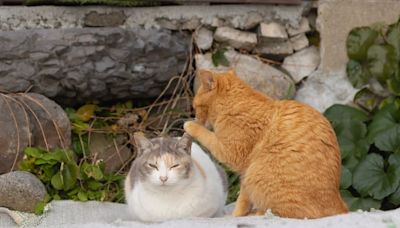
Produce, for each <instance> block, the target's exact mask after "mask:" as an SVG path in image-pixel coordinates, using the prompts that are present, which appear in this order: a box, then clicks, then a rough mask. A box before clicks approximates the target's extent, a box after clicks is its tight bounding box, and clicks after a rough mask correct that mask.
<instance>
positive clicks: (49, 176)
mask: <svg viewBox="0 0 400 228" xmlns="http://www.w3.org/2000/svg"><path fill="white" fill-rule="evenodd" d="M20 169H21V170H24V171H28V172H31V173H33V174H35V175H36V176H37V177H38V178H39V179H40V180H41V181H42V182H43V184H44V185H45V186H46V190H47V193H48V196H46V198H45V199H44V202H41V203H40V204H39V205H37V208H36V212H37V213H40V212H42V211H43V207H44V205H45V203H47V202H49V201H51V200H53V199H55V200H58V199H73V200H80V201H87V200H100V201H113V202H123V200H124V198H123V184H122V179H123V178H124V176H123V175H118V174H105V173H104V164H103V163H102V162H101V161H96V162H89V161H87V160H84V159H78V157H77V156H76V154H75V153H74V152H73V151H71V150H62V149H55V150H52V151H46V150H43V149H39V148H32V147H28V148H26V149H25V157H24V159H23V160H22V161H21V163H20Z"/></svg>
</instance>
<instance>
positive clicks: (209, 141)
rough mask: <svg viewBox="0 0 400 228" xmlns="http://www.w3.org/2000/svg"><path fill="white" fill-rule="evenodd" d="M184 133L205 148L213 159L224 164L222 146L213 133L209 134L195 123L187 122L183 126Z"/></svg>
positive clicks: (208, 131)
mask: <svg viewBox="0 0 400 228" xmlns="http://www.w3.org/2000/svg"><path fill="white" fill-rule="evenodd" d="M183 128H184V129H185V131H186V132H187V133H188V134H189V135H191V136H192V137H193V138H195V139H196V140H198V141H199V142H200V144H201V145H203V146H205V147H206V148H207V149H208V150H209V151H210V152H211V153H212V154H213V155H214V157H215V158H216V159H217V160H219V161H220V162H223V163H225V162H226V161H227V160H226V159H227V158H226V157H225V156H224V154H225V153H224V149H225V148H224V146H223V145H222V144H221V143H220V142H219V141H218V139H217V137H216V136H215V133H214V132H211V131H210V130H208V129H207V128H205V127H204V126H202V125H200V124H198V123H197V122H195V121H188V122H186V123H185V124H184V125H183Z"/></svg>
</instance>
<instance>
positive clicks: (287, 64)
mask: <svg viewBox="0 0 400 228" xmlns="http://www.w3.org/2000/svg"><path fill="white" fill-rule="evenodd" d="M319 63H320V56H319V51H318V48H316V47H314V46H311V47H309V48H306V49H303V50H301V51H299V52H296V53H294V54H293V55H291V56H288V57H286V58H285V60H284V61H283V64H282V68H283V69H285V70H287V71H288V72H289V73H290V75H291V76H292V78H293V80H294V81H295V82H296V83H298V82H300V81H301V80H302V79H303V78H304V77H307V76H309V75H310V74H311V73H312V72H314V71H315V69H317V67H318V65H319Z"/></svg>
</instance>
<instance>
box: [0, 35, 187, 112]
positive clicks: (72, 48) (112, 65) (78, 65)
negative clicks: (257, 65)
mask: <svg viewBox="0 0 400 228" xmlns="http://www.w3.org/2000/svg"><path fill="white" fill-rule="evenodd" d="M0 41H1V42H0V50H2V51H0V76H1V79H0V87H2V88H3V89H5V90H8V91H13V92H17V91H26V90H28V89H30V91H32V92H37V93H41V94H43V95H46V96H47V97H52V98H55V99H56V100H57V101H58V102H60V103H64V104H66V103H67V104H73V103H82V102H85V101H89V100H92V99H97V100H101V101H108V100H113V99H114V100H118V99H127V98H132V97H157V96H158V94H160V93H161V91H162V90H163V89H164V87H165V85H166V83H167V82H168V80H169V79H170V78H171V77H172V76H175V75H178V74H179V73H180V72H181V71H182V69H183V68H184V65H185V61H186V58H187V55H188V52H189V48H190V47H189V45H190V37H189V35H188V34H187V33H180V32H171V31H169V30H165V29H140V28H136V29H133V28H132V29H121V28H107V29H101V28H86V29H83V28H70V29H47V30H45V29H32V30H21V31H1V32H0Z"/></svg>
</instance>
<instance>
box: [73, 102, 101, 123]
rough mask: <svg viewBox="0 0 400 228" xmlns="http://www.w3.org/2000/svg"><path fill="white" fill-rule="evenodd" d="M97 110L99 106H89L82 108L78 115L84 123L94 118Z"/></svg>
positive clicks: (77, 112)
mask: <svg viewBox="0 0 400 228" xmlns="http://www.w3.org/2000/svg"><path fill="white" fill-rule="evenodd" d="M96 109H97V105H93V104H87V105H84V106H82V107H80V108H79V109H78V111H76V114H77V115H78V116H79V118H80V119H81V120H82V121H84V122H86V121H88V120H90V119H91V118H92V117H93V116H94V112H95V111H96Z"/></svg>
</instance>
